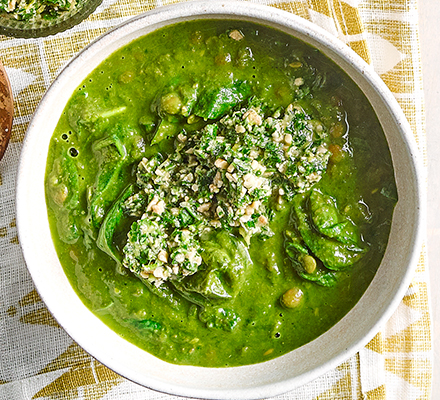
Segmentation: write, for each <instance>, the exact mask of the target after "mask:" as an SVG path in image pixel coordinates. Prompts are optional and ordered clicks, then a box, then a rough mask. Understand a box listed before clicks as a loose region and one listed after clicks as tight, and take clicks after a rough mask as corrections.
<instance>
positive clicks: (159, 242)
mask: <svg viewBox="0 0 440 400" xmlns="http://www.w3.org/2000/svg"><path fill="white" fill-rule="evenodd" d="M176 44H178V45H176ZM46 197H47V204H48V215H49V221H50V225H51V230H52V235H53V240H54V243H55V247H56V250H57V253H58V256H59V259H60V261H61V264H62V266H63V268H64V270H65V272H66V274H67V276H68V278H69V280H70V282H71V284H72V286H73V287H74V289H75V291H76V292H77V293H78V295H79V296H80V298H81V299H82V301H83V302H84V303H85V304H86V306H87V307H88V308H89V309H90V310H91V311H93V313H95V314H96V315H97V316H98V317H99V318H101V319H102V320H103V321H104V322H105V323H106V324H107V325H108V326H110V327H111V328H112V329H113V330H114V331H116V332H117V333H118V334H119V335H121V336H122V337H124V338H126V339H127V340H129V341H130V342H132V343H134V344H136V345H137V346H139V347H140V348H142V349H144V350H146V351H148V352H149V353H151V354H154V355H155V356H157V357H159V358H161V359H163V360H166V361H169V362H172V363H176V364H190V365H198V366H206V367H225V366H237V365H246V364H252V363H258V362H262V361H265V360H269V359H272V358H274V357H278V356H280V355H282V354H285V353H287V352H289V351H291V350H293V349H295V348H297V347H299V346H302V345H304V344H305V343H308V342H310V341H312V340H313V339H315V338H316V337H318V336H319V335H321V334H322V333H324V332H325V331H327V330H328V329H329V328H330V327H331V326H333V325H334V324H335V323H336V322H338V321H339V320H340V319H341V318H342V317H343V316H344V315H345V314H346V313H347V312H348V311H349V310H350V309H351V308H352V307H353V306H354V305H355V304H356V302H357V301H358V300H359V298H360V297H361V296H362V293H363V292H364V291H365V290H366V288H367V286H368V285H369V283H370V282H371V280H372V278H373V276H374V274H375V272H376V270H377V268H378V266H379V264H380V261H381V259H382V257H383V254H384V251H385V247H386V244H387V240H388V235H389V230H390V224H391V218H392V213H393V208H394V206H395V203H396V201H397V195H396V187H395V181H394V175H393V167H392V162H391V157H390V154H389V150H388V147H387V143H386V140H385V137H384V135H383V132H382V129H381V127H380V124H379V122H378V120H377V118H376V116H375V114H374V112H373V110H372V108H371V106H370V105H369V103H368V101H367V100H366V98H365V97H364V96H363V94H362V92H361V91H360V90H359V89H358V88H357V87H356V85H355V84H354V83H353V82H352V81H351V80H350V79H349V78H348V77H347V76H346V75H345V74H344V73H343V72H342V71H341V70H340V69H339V68H338V67H337V66H336V65H334V64H333V63H332V62H331V61H330V60H328V59H327V58H326V57H324V56H323V55H322V54H321V53H320V52H319V51H317V50H316V49H314V48H312V47H310V46H308V45H305V44H304V43H302V42H301V41H299V40H297V39H295V38H292V37H290V36H287V35H285V34H283V33H280V32H278V31H275V30H272V29H269V28H267V27H263V26H259V25H254V24H251V23H247V22H242V21H223V20H215V21H214V20H212V21H211V20H209V21H207V20H205V21H197V22H195V21H192V22H185V23H180V24H176V25H173V26H169V27H165V28H162V29H160V30H157V31H156V32H153V33H151V34H149V35H147V36H145V37H143V38H140V39H138V40H135V41H134V42H132V43H130V44H129V45H127V46H125V47H124V48H122V49H121V50H119V51H117V52H115V53H114V54H113V55H111V56H110V57H109V58H108V59H107V60H105V61H104V62H103V63H102V64H101V65H100V66H99V67H98V68H97V69H96V70H94V71H93V72H92V73H91V74H90V75H89V76H88V77H87V79H86V80H85V81H84V82H83V83H82V84H81V85H80V86H79V87H78V88H77V90H76V91H75V92H74V93H73V95H72V97H71V99H70V101H69V102H68V104H67V106H66V108H65V110H64V112H63V114H62V116H61V118H60V120H59V123H58V125H57V128H56V130H55V132H54V134H53V137H52V140H51V143H50V150H49V157H48V160H47V171H46Z"/></svg>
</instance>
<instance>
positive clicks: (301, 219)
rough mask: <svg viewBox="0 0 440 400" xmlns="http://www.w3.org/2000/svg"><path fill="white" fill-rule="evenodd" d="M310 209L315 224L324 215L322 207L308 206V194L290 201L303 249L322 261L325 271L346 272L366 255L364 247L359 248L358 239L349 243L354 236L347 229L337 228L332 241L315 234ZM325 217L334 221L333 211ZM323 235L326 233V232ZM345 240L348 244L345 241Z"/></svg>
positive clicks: (360, 245)
mask: <svg viewBox="0 0 440 400" xmlns="http://www.w3.org/2000/svg"><path fill="white" fill-rule="evenodd" d="M309 203H310V204H309ZM324 204H325V203H324ZM311 209H313V210H315V220H316V221H317V222H318V223H319V222H320V221H321V220H322V217H323V215H325V207H319V204H314V205H312V199H311V198H310V192H309V193H301V194H297V195H296V196H295V197H294V198H293V213H294V217H295V221H296V223H297V229H298V232H299V233H300V235H301V237H302V239H303V241H304V243H305V245H306V246H307V247H308V248H309V249H310V251H311V252H312V253H313V254H314V255H315V256H316V257H317V258H318V259H320V260H321V261H322V263H323V265H324V266H325V267H326V268H328V269H331V270H342V269H346V268H348V267H350V266H351V265H353V264H354V263H355V262H356V261H358V260H360V259H361V258H362V257H363V255H364V254H365V253H366V252H367V251H368V248H367V247H365V245H364V244H359V243H360V242H361V240H360V237H357V238H356V240H352V239H353V236H354V233H352V232H353V231H351V230H350V229H348V230H346V231H344V229H342V228H341V232H338V231H337V230H335V232H332V233H335V237H329V236H326V235H325V234H322V233H321V232H319V228H318V229H316V227H315V226H314V224H313V212H312V211H311ZM317 210H320V212H321V215H320V213H317ZM330 211H331V212H330ZM311 214H312V215H311ZM328 214H329V216H330V217H331V216H332V215H333V217H334V210H331V208H330V209H329V213H328ZM318 216H319V218H318ZM331 218H332V217H331ZM347 226H348V225H347ZM320 227H321V229H325V228H323V225H322V224H320ZM326 232H330V231H328V230H327V231H326ZM347 236H348V239H349V240H347Z"/></svg>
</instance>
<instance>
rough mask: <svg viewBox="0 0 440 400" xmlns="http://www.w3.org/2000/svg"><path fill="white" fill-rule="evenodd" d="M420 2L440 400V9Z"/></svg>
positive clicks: (436, 394)
mask: <svg viewBox="0 0 440 400" xmlns="http://www.w3.org/2000/svg"><path fill="white" fill-rule="evenodd" d="M438 5H439V2H438V0H419V23H420V44H421V53H422V68H423V79H424V91H425V103H426V133H427V146H428V265H429V274H430V282H431V307H432V323H433V340H434V375H433V386H432V400H438V399H440V246H439V243H440V201H439V199H440V179H439V176H440V132H439V129H438V127H439V126H440V79H439V73H438V71H439V65H440V26H439V24H438V21H439V20H440V7H438Z"/></svg>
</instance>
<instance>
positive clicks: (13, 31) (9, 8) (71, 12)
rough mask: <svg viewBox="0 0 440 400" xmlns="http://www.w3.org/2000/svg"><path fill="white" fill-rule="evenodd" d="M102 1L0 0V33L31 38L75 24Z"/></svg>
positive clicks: (49, 33)
mask: <svg viewBox="0 0 440 400" xmlns="http://www.w3.org/2000/svg"><path fill="white" fill-rule="evenodd" d="M101 2H102V0H0V34H2V35H6V36H14V37H22V38H32V37H42V36H49V35H54V34H56V33H59V32H62V31H65V30H66V29H69V28H71V27H73V26H74V25H77V24H79V23H80V22H81V21H82V20H83V19H85V18H87V17H88V16H89V15H90V14H91V13H92V12H93V11H95V9H96V7H98V5H99V4H101Z"/></svg>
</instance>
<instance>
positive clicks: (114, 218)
mask: <svg viewBox="0 0 440 400" xmlns="http://www.w3.org/2000/svg"><path fill="white" fill-rule="evenodd" d="M133 193H134V187H133V185H130V186H128V187H127V189H125V190H124V191H123V192H122V194H121V195H120V196H119V198H118V199H117V200H116V201H115V203H114V204H113V205H112V206H111V208H110V209H109V211H108V212H107V214H106V216H105V218H104V220H103V221H102V224H101V227H100V228H99V232H98V238H97V239H96V245H97V246H98V248H99V249H101V250H102V251H103V252H104V253H106V254H108V255H109V256H110V257H111V258H113V260H115V261H116V263H117V264H118V265H121V262H122V256H121V254H120V253H119V251H118V250H117V249H116V247H115V245H114V243H113V236H114V233H115V230H116V227H117V226H118V224H119V222H120V221H121V218H122V217H123V215H124V210H123V207H122V206H123V203H124V201H125V200H126V199H128V198H129V197H130V196H131V195H132V194H133Z"/></svg>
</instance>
